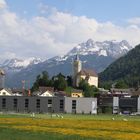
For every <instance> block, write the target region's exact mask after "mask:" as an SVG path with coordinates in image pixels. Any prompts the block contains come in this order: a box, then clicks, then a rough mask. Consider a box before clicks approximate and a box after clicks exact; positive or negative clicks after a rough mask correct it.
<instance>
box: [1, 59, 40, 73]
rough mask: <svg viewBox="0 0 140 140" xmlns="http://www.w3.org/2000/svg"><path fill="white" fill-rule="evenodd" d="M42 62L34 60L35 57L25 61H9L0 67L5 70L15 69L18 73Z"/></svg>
mask: <svg viewBox="0 0 140 140" xmlns="http://www.w3.org/2000/svg"><path fill="white" fill-rule="evenodd" d="M41 62H42V60H41V59H40V58H34V57H32V58H28V59H25V60H22V59H17V58H14V59H10V60H9V59H8V60H5V61H4V62H3V63H2V64H0V67H1V68H3V69H5V70H13V69H15V70H16V71H18V70H21V69H23V68H26V67H28V66H29V65H34V64H38V63H41Z"/></svg>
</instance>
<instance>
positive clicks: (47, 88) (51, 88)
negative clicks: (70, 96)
mask: <svg viewBox="0 0 140 140" xmlns="http://www.w3.org/2000/svg"><path fill="white" fill-rule="evenodd" d="M39 91H40V92H46V91H51V92H53V91H54V87H45V86H40V87H39Z"/></svg>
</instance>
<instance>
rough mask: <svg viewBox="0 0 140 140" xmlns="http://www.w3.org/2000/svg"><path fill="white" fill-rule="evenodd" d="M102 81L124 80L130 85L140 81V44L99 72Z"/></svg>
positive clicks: (135, 84)
mask: <svg viewBox="0 0 140 140" xmlns="http://www.w3.org/2000/svg"><path fill="white" fill-rule="evenodd" d="M99 75H100V76H99V77H100V82H101V83H102V84H103V83H104V82H110V81H113V82H115V81H118V80H121V81H124V82H125V83H126V84H127V85H128V86H129V87H133V86H135V87H136V86H137V85H138V83H139V82H140V45H137V46H136V47H135V48H134V49H132V50H131V51H129V52H128V53H127V54H126V55H125V56H123V57H121V58H119V59H117V60H116V61H114V62H113V63H112V64H111V65H109V66H108V67H107V68H106V69H105V70H104V71H103V72H101V73H100V74H99Z"/></svg>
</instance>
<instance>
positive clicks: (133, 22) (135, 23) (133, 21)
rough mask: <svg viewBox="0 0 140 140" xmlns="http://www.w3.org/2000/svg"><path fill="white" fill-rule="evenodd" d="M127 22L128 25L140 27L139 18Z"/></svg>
mask: <svg viewBox="0 0 140 140" xmlns="http://www.w3.org/2000/svg"><path fill="white" fill-rule="evenodd" d="M127 21H128V23H129V24H134V25H140V17H135V18H130V19H128V20H127Z"/></svg>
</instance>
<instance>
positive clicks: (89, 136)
mask: <svg viewBox="0 0 140 140" xmlns="http://www.w3.org/2000/svg"><path fill="white" fill-rule="evenodd" d="M60 116H62V115H59V116H55V115H53V117H52V116H51V115H48V114H35V117H31V115H30V114H1V115H0V140H28V139H29V140H38V139H40V140H65V139H67V140H139V139H140V117H139V116H123V115H121V116H120V115H69V114H63V118H62V117H60Z"/></svg>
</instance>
